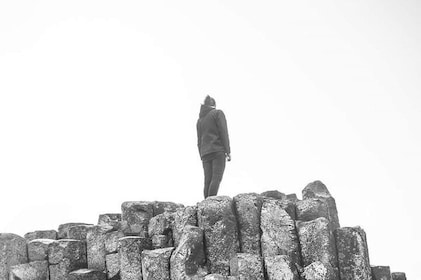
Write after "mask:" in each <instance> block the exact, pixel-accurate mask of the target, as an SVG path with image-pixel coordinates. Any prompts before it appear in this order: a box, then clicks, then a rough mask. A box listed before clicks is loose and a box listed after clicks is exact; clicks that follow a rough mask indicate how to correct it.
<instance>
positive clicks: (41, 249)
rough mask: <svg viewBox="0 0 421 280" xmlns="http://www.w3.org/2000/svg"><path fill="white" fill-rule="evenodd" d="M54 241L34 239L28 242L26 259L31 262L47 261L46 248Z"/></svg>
mask: <svg viewBox="0 0 421 280" xmlns="http://www.w3.org/2000/svg"><path fill="white" fill-rule="evenodd" d="M54 242H56V240H55V239H34V240H31V241H29V242H28V259H29V261H30V262H33V261H44V260H48V248H49V247H50V245H51V244H52V243H54Z"/></svg>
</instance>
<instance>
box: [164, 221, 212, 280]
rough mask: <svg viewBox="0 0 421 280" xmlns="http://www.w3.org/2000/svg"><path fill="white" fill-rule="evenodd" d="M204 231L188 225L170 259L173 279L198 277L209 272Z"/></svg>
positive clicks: (180, 279)
mask: <svg viewBox="0 0 421 280" xmlns="http://www.w3.org/2000/svg"><path fill="white" fill-rule="evenodd" d="M205 262H206V257H205V251H204V241H203V231H202V230H201V229H200V228H198V227H195V226H190V225H187V226H186V227H185V228H184V231H183V235H182V236H181V238H180V241H179V245H178V247H177V248H176V249H175V250H174V251H173V253H172V255H171V259H170V269H171V279H172V280H183V279H197V278H198V277H200V276H204V275H206V274H207V270H206V269H205V268H204V265H205Z"/></svg>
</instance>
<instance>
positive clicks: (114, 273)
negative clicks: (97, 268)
mask: <svg viewBox="0 0 421 280" xmlns="http://www.w3.org/2000/svg"><path fill="white" fill-rule="evenodd" d="M105 264H106V266H107V271H106V272H107V279H109V280H119V279H120V258H119V255H118V253H115V254H109V255H106V256H105Z"/></svg>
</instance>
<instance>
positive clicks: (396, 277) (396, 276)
mask: <svg viewBox="0 0 421 280" xmlns="http://www.w3.org/2000/svg"><path fill="white" fill-rule="evenodd" d="M392 280H406V275H405V273H404V272H392Z"/></svg>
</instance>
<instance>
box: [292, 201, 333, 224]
mask: <svg viewBox="0 0 421 280" xmlns="http://www.w3.org/2000/svg"><path fill="white" fill-rule="evenodd" d="M295 205H296V209H297V210H296V213H297V220H300V221H304V222H308V221H312V220H315V219H317V218H320V217H324V218H326V219H328V220H329V208H328V205H327V203H326V201H325V199H322V198H308V199H305V200H300V201H297V202H296V204H295Z"/></svg>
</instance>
